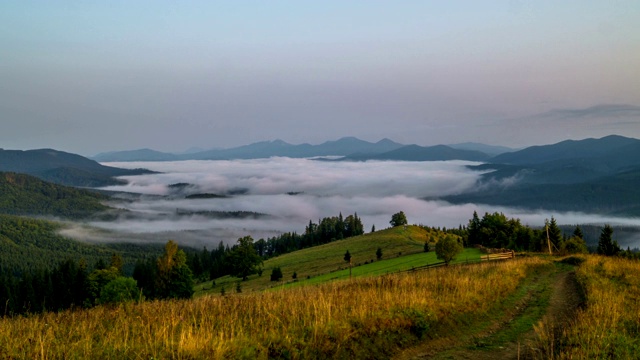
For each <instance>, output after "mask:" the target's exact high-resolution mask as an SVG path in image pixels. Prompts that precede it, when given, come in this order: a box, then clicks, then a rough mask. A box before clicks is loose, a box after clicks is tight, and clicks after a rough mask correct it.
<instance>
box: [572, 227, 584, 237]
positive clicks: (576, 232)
mask: <svg viewBox="0 0 640 360" xmlns="http://www.w3.org/2000/svg"><path fill="white" fill-rule="evenodd" d="M573 236H575V237H578V238H580V239H584V235H583V234H582V229H581V228H580V226H579V225H576V228H575V229H574V230H573Z"/></svg>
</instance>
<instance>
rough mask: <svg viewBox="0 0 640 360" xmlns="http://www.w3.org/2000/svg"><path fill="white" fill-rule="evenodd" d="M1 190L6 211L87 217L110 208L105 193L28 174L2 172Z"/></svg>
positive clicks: (1, 210) (1, 205)
mask: <svg viewBox="0 0 640 360" xmlns="http://www.w3.org/2000/svg"><path fill="white" fill-rule="evenodd" d="M0 193H1V194H2V196H1V197H0V213H2V214H13V215H37V216H45V215H46V216H57V217H64V218H86V217H88V216H91V215H94V214H97V213H99V212H102V211H105V210H107V209H109V208H108V207H106V206H105V205H102V203H101V202H102V201H104V200H106V199H107V198H106V197H105V196H103V195H99V194H96V193H93V192H89V191H86V190H80V189H76V188H72V187H67V186H62V185H56V184H52V183H49V182H46V181H42V180H40V179H38V178H36V177H33V176H30V175H25V174H16V173H2V172H0Z"/></svg>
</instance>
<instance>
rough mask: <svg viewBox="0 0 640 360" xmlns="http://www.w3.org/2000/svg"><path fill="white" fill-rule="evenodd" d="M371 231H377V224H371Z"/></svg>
mask: <svg viewBox="0 0 640 360" xmlns="http://www.w3.org/2000/svg"><path fill="white" fill-rule="evenodd" d="M371 232H372V233H374V232H376V224H373V225H371Z"/></svg>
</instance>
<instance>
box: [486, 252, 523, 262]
mask: <svg viewBox="0 0 640 360" xmlns="http://www.w3.org/2000/svg"><path fill="white" fill-rule="evenodd" d="M515 257H516V253H515V252H514V251H509V252H503V253H497V254H486V255H482V256H481V257H480V260H481V261H490V260H503V259H513V258H515Z"/></svg>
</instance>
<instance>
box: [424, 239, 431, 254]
mask: <svg viewBox="0 0 640 360" xmlns="http://www.w3.org/2000/svg"><path fill="white" fill-rule="evenodd" d="M429 251H431V246H429V240H425V241H424V252H429Z"/></svg>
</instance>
